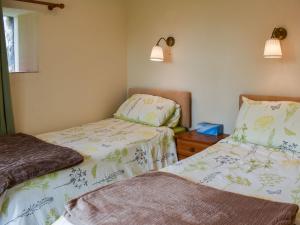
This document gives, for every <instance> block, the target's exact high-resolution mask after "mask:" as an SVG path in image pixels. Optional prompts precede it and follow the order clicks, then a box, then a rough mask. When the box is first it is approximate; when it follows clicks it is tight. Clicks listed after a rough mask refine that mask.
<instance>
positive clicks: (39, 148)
mask: <svg viewBox="0 0 300 225" xmlns="http://www.w3.org/2000/svg"><path fill="white" fill-rule="evenodd" d="M82 161H83V157H82V156H81V155H80V154H79V153H78V152H76V151H74V150H72V149H69V148H65V147H61V146H57V145H53V144H49V143H47V142H44V141H42V140H39V139H37V138H35V137H33V136H30V135H26V134H16V135H11V136H3V137H0V195H1V194H2V193H3V192H4V191H5V190H6V189H8V188H11V187H13V186H15V185H17V184H20V183H22V182H24V181H26V180H29V179H32V178H35V177H38V176H42V175H46V174H49V173H51V172H55V171H58V170H61V169H64V168H68V167H71V166H74V165H76V164H78V163H81V162H82Z"/></svg>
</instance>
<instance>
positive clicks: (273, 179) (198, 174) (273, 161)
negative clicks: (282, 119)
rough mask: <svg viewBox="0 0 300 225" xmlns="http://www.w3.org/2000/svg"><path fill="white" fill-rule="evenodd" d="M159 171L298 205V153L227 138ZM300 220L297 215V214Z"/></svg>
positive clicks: (219, 187) (299, 184)
mask: <svg viewBox="0 0 300 225" xmlns="http://www.w3.org/2000/svg"><path fill="white" fill-rule="evenodd" d="M162 171H165V172H170V173H174V174H177V175H180V176H182V177H185V178H187V179H190V180H193V181H195V182H198V183H200V184H203V185H208V186H211V187H215V188H218V189H221V190H225V191H230V192H235V193H239V194H243V195H247V196H252V197H257V198H262V199H267V200H272V201H278V202H286V203H295V204H298V205H300V153H297V152H290V151H285V150H280V149H274V148H267V147H263V146H260V145H255V144H240V143H238V142H235V141H234V140H233V139H232V138H227V139H225V140H223V141H221V142H219V143H218V144H216V145H214V146H212V147H210V148H208V149H207V150H206V151H203V152H201V153H199V154H197V155H195V156H193V157H190V158H187V159H186V160H183V161H180V162H178V163H176V164H174V165H172V166H169V167H167V168H164V169H162ZM296 221H297V224H298V225H299V224H300V215H299V214H298V215H297V219H296Z"/></svg>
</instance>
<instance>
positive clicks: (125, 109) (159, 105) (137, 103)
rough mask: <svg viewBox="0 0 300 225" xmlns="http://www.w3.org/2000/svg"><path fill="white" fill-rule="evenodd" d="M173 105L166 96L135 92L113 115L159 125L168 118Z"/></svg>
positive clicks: (172, 110) (173, 108)
mask: <svg viewBox="0 0 300 225" xmlns="http://www.w3.org/2000/svg"><path fill="white" fill-rule="evenodd" d="M175 106H176V103H175V102H174V101H172V100H169V99H166V98H162V97H159V96H152V95H145V94H136V95H133V96H132V97H130V98H129V99H127V101H125V102H124V103H123V104H122V105H121V106H120V108H119V109H118V111H117V112H116V113H115V114H114V117H115V118H118V119H123V120H128V121H132V122H137V123H142V124H147V125H151V126H156V127H159V126H162V125H163V124H165V123H166V121H168V120H169V119H170V117H171V116H172V115H173V113H174V112H175Z"/></svg>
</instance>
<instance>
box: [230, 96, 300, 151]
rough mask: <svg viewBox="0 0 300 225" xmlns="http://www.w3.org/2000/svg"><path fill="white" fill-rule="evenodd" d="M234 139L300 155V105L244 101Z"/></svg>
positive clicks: (244, 99)
mask: <svg viewBox="0 0 300 225" xmlns="http://www.w3.org/2000/svg"><path fill="white" fill-rule="evenodd" d="M232 138H233V139H234V140H235V141H238V142H243V143H247V142H249V143H254V144H258V145H263V146H267V147H270V148H277V149H280V150H282V151H287V152H300V103H297V102H288V101H253V100H250V99H248V98H245V97H243V105H242V107H241V109H240V112H239V115H238V118H237V122H236V127H235V131H234V134H233V135H232Z"/></svg>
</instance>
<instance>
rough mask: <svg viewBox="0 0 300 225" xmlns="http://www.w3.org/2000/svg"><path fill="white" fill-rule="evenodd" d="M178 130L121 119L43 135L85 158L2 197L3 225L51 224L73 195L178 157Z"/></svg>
mask: <svg viewBox="0 0 300 225" xmlns="http://www.w3.org/2000/svg"><path fill="white" fill-rule="evenodd" d="M173 135H174V133H173V131H172V130H171V129H169V128H166V127H160V128H156V127H150V126H146V125H141V124H136V123H131V122H126V121H123V120H118V119H108V120H103V121H100V122H97V123H91V124H87V125H84V126H80V127H75V128H72V129H67V130H63V131H58V132H52V133H47V134H42V135H38V136H37V137H38V138H40V139H42V140H45V141H47V142H49V143H52V144H56V145H61V146H65V147H70V148H72V149H74V150H76V151H78V152H79V153H81V154H82V155H83V156H84V158H85V161H84V162H83V163H82V164H80V165H78V166H75V167H73V168H70V169H66V170H61V171H59V172H55V173H51V174H48V175H46V176H42V177H39V178H36V179H32V180H29V181H27V182H24V183H22V184H20V185H18V186H15V187H13V188H11V189H9V190H8V191H7V192H6V193H5V194H3V195H2V196H0V225H29V224H32V225H50V224H52V223H53V222H54V221H56V220H57V219H58V218H59V216H60V215H62V214H63V211H64V205H65V203H66V202H67V201H69V200H70V199H72V198H75V197H78V196H80V195H82V194H84V193H86V192H89V191H91V190H93V189H96V188H98V187H101V186H104V185H107V184H110V183H112V182H115V181H119V180H121V179H124V178H129V177H132V176H136V175H139V174H141V173H145V172H147V171H149V170H158V169H161V168H163V167H165V166H167V165H171V164H173V163H175V162H177V155H176V146H175V142H174V138H173Z"/></svg>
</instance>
